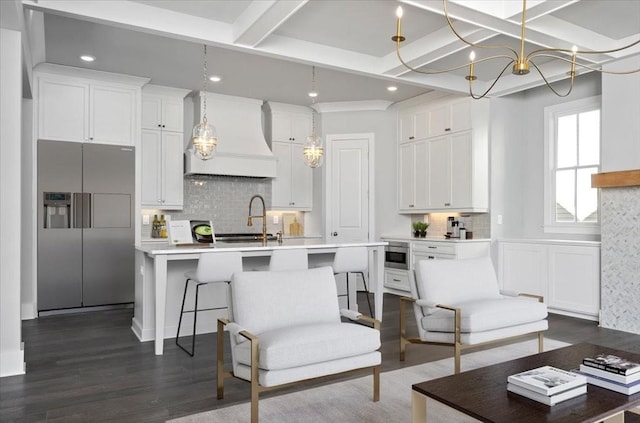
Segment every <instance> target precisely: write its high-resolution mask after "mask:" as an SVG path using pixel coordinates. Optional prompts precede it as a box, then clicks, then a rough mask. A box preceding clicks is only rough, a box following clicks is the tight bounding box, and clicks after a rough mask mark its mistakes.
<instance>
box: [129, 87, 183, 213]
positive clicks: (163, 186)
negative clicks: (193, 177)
mask: <svg viewBox="0 0 640 423" xmlns="http://www.w3.org/2000/svg"><path fill="white" fill-rule="evenodd" d="M188 93H189V91H188V90H183V89H178V88H172V87H161V86H157V85H147V86H146V87H144V89H143V90H142V126H143V130H142V142H141V145H140V154H141V157H142V159H141V169H142V171H141V179H142V185H141V191H142V194H141V197H142V200H141V201H142V207H146V208H154V209H163V210H181V209H182V207H183V202H184V200H183V189H184V188H183V152H184V134H183V111H184V97H185V96H186V95H187V94H188Z"/></svg>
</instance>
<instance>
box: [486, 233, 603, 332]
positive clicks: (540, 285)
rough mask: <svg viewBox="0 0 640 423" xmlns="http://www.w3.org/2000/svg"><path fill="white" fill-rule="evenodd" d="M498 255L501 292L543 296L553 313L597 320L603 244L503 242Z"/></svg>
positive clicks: (551, 241) (546, 241)
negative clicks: (601, 247) (601, 248)
mask: <svg viewBox="0 0 640 423" xmlns="http://www.w3.org/2000/svg"><path fill="white" fill-rule="evenodd" d="M498 254H499V256H498V257H499V265H498V281H499V283H500V287H501V288H502V289H505V290H508V291H514V292H526V293H530V294H536V295H542V296H543V297H544V299H545V303H547V306H548V307H549V311H551V312H554V313H560V314H567V315H570V316H574V317H581V318H586V319H589V320H598V317H599V311H600V243H598V242H590V241H556V240H521V241H520V240H518V241H511V240H503V241H500V242H499V244H498Z"/></svg>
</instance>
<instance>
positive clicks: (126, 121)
mask: <svg viewBox="0 0 640 423" xmlns="http://www.w3.org/2000/svg"><path fill="white" fill-rule="evenodd" d="M89 93H90V94H89V140H90V141H91V142H96V143H101V144H124V145H135V144H136V140H137V139H138V137H139V133H136V128H137V125H136V119H137V117H138V116H139V112H138V111H137V107H139V103H138V101H139V100H137V98H138V95H139V94H138V93H139V91H138V90H136V89H132V88H121V87H113V86H103V85H98V84H91V85H90V87H89Z"/></svg>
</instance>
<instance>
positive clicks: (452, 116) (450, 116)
mask: <svg viewBox="0 0 640 423" xmlns="http://www.w3.org/2000/svg"><path fill="white" fill-rule="evenodd" d="M473 101H477V100H473V99H471V98H464V99H462V100H455V101H445V102H444V103H443V104H439V105H436V106H434V107H433V108H431V109H429V111H428V129H429V131H428V136H429V137H437V136H440V135H446V134H452V133H455V132H460V131H466V130H469V129H471V106H472V104H471V103H472V102H473Z"/></svg>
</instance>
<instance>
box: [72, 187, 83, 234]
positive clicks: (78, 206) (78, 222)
mask: <svg viewBox="0 0 640 423" xmlns="http://www.w3.org/2000/svg"><path fill="white" fill-rule="evenodd" d="M71 222H72V225H73V227H74V228H82V193H81V192H74V193H73V198H72V201H71Z"/></svg>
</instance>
